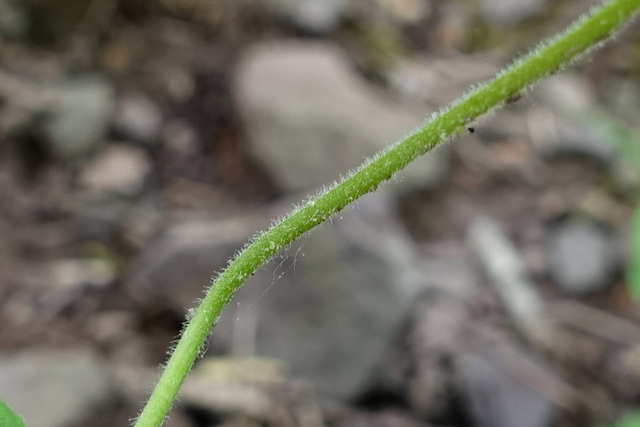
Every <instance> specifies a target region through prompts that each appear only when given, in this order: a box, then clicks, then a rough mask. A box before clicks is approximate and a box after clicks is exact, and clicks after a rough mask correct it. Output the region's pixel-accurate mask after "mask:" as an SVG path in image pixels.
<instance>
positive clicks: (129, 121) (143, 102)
mask: <svg viewBox="0 0 640 427" xmlns="http://www.w3.org/2000/svg"><path fill="white" fill-rule="evenodd" d="M161 123H162V112H161V111H160V108H158V106H157V105H156V104H154V103H153V102H151V101H150V100H149V99H148V98H147V97H145V96H143V95H136V94H133V95H127V96H124V97H123V98H122V99H120V101H119V102H118V108H117V110H116V115H115V126H116V129H117V131H118V132H120V133H121V134H122V136H123V137H124V138H125V139H127V140H131V141H139V142H149V141H152V140H153V139H154V138H155V137H156V136H157V135H158V133H159V130H160V125H161Z"/></svg>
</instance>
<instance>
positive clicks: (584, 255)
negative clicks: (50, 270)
mask: <svg viewBox="0 0 640 427" xmlns="http://www.w3.org/2000/svg"><path fill="white" fill-rule="evenodd" d="M546 248H547V253H548V256H549V260H550V270H551V271H550V273H551V277H552V278H553V280H554V282H555V283H556V284H557V285H558V286H559V287H560V288H561V289H562V290H563V291H565V292H568V293H571V294H573V295H585V294H589V293H592V292H598V291H602V290H605V289H607V288H608V287H610V286H611V285H612V284H613V281H614V279H615V274H616V271H617V270H618V268H619V264H620V263H619V260H618V259H617V256H616V253H617V251H616V249H615V244H614V239H613V238H612V236H611V235H610V234H609V233H607V232H606V230H605V229H604V228H602V227H600V226H598V225H597V224H595V223H591V222H581V221H575V222H574V221H570V222H565V223H562V224H560V225H558V226H554V227H550V228H549V230H548V235H547V239H546Z"/></svg>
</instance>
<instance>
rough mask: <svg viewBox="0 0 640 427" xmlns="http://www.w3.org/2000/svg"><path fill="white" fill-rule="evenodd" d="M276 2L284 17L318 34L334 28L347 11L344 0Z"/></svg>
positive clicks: (282, 0) (281, 0)
mask: <svg viewBox="0 0 640 427" xmlns="http://www.w3.org/2000/svg"><path fill="white" fill-rule="evenodd" d="M274 3H275V4H276V6H277V11H278V14H279V15H280V16H281V17H282V18H284V19H286V20H288V21H290V22H292V23H293V24H295V25H297V26H298V27H300V28H302V29H303V30H306V31H309V32H311V33H317V34H327V33H329V32H331V31H332V30H334V29H335V28H336V27H337V26H338V24H339V23H340V19H341V17H342V14H343V13H344V11H345V1H344V0H275V1H274Z"/></svg>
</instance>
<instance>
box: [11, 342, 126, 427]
mask: <svg viewBox="0 0 640 427" xmlns="http://www.w3.org/2000/svg"><path fill="white" fill-rule="evenodd" d="M0 396H2V400H4V401H5V403H7V404H8V405H9V406H10V407H11V408H12V409H13V410H14V411H15V412H16V413H18V414H20V415H21V416H22V417H23V418H24V421H25V425H27V426H29V427H67V426H70V425H76V424H77V423H79V422H81V421H83V420H85V419H87V418H89V417H91V415H92V413H93V412H94V411H100V410H102V411H104V410H105V408H109V407H110V405H113V404H114V400H113V399H114V390H113V388H112V384H111V381H110V379H109V376H108V375H107V374H106V373H105V372H104V371H103V369H102V367H101V366H100V362H99V361H98V360H96V359H95V358H94V357H92V356H90V355H87V354H82V353H77V352H54V353H36V352H30V353H27V352H25V353H15V354H6V353H4V354H2V355H0Z"/></svg>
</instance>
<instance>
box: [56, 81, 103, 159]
mask: <svg viewBox="0 0 640 427" xmlns="http://www.w3.org/2000/svg"><path fill="white" fill-rule="evenodd" d="M55 90H56V91H57V92H58V93H59V94H58V97H57V100H56V106H55V108H54V111H53V112H52V117H50V119H49V121H48V122H47V124H46V126H45V131H46V132H47V135H48V137H49V139H50V142H51V148H52V150H53V152H54V153H55V154H56V155H58V156H59V157H61V158H63V159H66V160H74V159H76V158H78V157H82V156H84V155H86V154H87V153H89V152H90V151H92V150H93V149H95V148H96V147H97V145H98V143H99V142H100V141H101V140H102V138H103V137H104V136H105V133H106V130H107V126H108V124H109V121H110V120H111V113H112V110H113V106H114V99H113V91H112V88H111V85H110V84H109V83H108V82H107V81H106V80H104V79H101V78H98V77H79V78H74V79H70V80H68V81H66V82H65V83H62V84H60V85H58V86H57V87H56V88H55Z"/></svg>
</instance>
